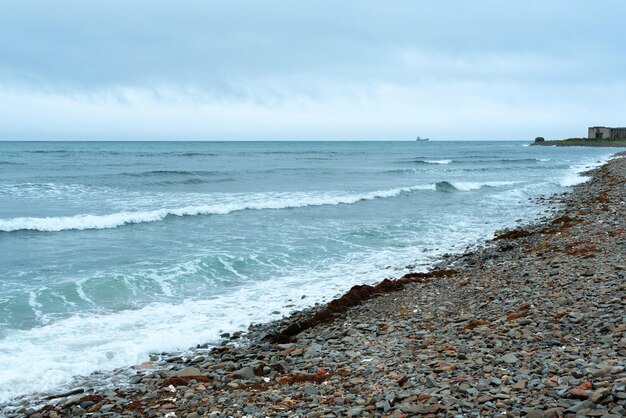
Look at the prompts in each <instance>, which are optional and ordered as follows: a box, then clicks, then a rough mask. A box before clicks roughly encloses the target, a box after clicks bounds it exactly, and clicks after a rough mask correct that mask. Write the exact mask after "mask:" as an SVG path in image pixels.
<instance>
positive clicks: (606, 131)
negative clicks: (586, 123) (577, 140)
mask: <svg viewBox="0 0 626 418" xmlns="http://www.w3.org/2000/svg"><path fill="white" fill-rule="evenodd" d="M588 138H589V139H626V128H608V127H606V126H592V127H591V128H589V135H588Z"/></svg>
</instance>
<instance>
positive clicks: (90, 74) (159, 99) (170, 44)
mask: <svg viewBox="0 0 626 418" xmlns="http://www.w3.org/2000/svg"><path fill="white" fill-rule="evenodd" d="M624 16H626V2H625V1H623V0H603V1H590V0H584V1H583V0H550V1H547V0H539V1H534V0H525V1H521V0H520V1H502V0H493V1H492V0H473V1H469V0H438V1H436V2H435V1H426V0H424V1H418V0H406V1H401V0H398V1H368V0H358V1H357V0H355V1H336V0H332V1H324V0H316V1H304V0H303V1H288V0H283V1H266V0H249V1H245V2H244V1H237V0H224V1H214V0H176V1H161V0H145V1H131V0H102V1H100V0H90V1H84V0H3V2H2V7H1V8H0V139H42V140H43V139H116V140H117V139H192V140H199V139H207V140H231V139H233V140H256V139H281V140H287V139H294V140H304V139H365V140H375V139H381V140H382V139H391V140H402V139H407V140H411V139H413V138H414V137H415V136H417V135H421V136H429V137H431V138H433V139H531V138H534V137H535V136H537V135H543V136H546V137H568V136H581V135H584V134H585V133H586V127H587V126H588V125H597V124H601V125H620V126H622V125H626V30H625V27H624Z"/></svg>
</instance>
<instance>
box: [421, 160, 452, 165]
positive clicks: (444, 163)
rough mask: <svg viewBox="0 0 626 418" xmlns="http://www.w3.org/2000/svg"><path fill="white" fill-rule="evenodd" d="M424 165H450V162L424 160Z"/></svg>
mask: <svg viewBox="0 0 626 418" xmlns="http://www.w3.org/2000/svg"><path fill="white" fill-rule="evenodd" d="M424 162H425V163H428V164H443V165H446V164H450V163H451V162H452V160H424Z"/></svg>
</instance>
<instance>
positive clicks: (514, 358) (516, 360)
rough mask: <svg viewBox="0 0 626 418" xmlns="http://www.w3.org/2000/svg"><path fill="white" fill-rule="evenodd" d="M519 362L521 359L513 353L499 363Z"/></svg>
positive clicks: (501, 358) (503, 357)
mask: <svg viewBox="0 0 626 418" xmlns="http://www.w3.org/2000/svg"><path fill="white" fill-rule="evenodd" d="M518 361H519V359H518V358H517V356H516V355H515V354H513V353H509V354H506V355H504V356H502V357H500V358H499V359H498V362H499V363H508V364H513V363H517V362H518Z"/></svg>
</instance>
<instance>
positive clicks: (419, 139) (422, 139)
mask: <svg viewBox="0 0 626 418" xmlns="http://www.w3.org/2000/svg"><path fill="white" fill-rule="evenodd" d="M416 141H420V142H422V141H428V138H420V137H419V136H418V137H417V139H416Z"/></svg>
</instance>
